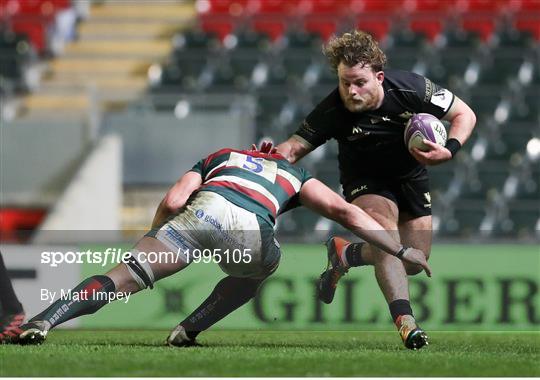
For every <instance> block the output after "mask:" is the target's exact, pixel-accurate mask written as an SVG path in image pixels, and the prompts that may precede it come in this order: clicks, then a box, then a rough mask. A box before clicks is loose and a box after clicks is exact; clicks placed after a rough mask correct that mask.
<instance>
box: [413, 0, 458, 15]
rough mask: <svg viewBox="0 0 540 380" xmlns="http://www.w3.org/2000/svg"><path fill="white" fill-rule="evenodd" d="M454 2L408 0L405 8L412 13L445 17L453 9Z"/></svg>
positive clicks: (448, 0) (443, 0)
mask: <svg viewBox="0 0 540 380" xmlns="http://www.w3.org/2000/svg"><path fill="white" fill-rule="evenodd" d="M454 3H455V0H410V1H408V5H407V6H406V8H410V9H408V10H410V11H412V12H414V13H430V14H433V15H445V14H446V12H448V11H449V10H451V9H452V8H453V7H454Z"/></svg>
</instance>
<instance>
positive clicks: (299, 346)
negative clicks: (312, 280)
mask: <svg viewBox="0 0 540 380" xmlns="http://www.w3.org/2000/svg"><path fill="white" fill-rule="evenodd" d="M166 336H167V331H155V330H154V331H138V330H125V331H67V330H64V331H62V330H59V331H53V332H52V333H51V334H50V335H49V337H48V339H47V341H46V342H45V343H44V344H43V345H41V346H16V345H4V346H0V376H23V377H27V376H175V377H177V376H178V377H182V376H449V377H453V376H540V360H539V353H540V333H534V332H533V333H516V332H507V333H501V332H497V333H487V332H486V333H482V332H475V333H467V332H431V333H430V339H431V345H430V346H429V347H428V348H427V349H422V350H420V351H416V352H414V351H409V350H407V349H405V348H404V347H403V346H402V345H401V341H400V340H399V337H398V335H397V333H396V332H362V331H358V332H356V331H355V332H353V331H347V332H335V331H332V332H320V331H319V332H312V331H301V332H298V331H296V332H291V331H286V332H277V331H209V332H206V333H204V334H201V336H200V339H199V340H200V343H201V344H203V345H204V346H203V347H192V348H169V347H165V346H164V345H163V341H164V339H165V337H166Z"/></svg>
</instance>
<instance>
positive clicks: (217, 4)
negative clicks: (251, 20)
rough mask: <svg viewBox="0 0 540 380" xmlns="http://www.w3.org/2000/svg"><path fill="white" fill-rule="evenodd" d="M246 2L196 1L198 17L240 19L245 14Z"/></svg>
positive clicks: (240, 0)
mask: <svg viewBox="0 0 540 380" xmlns="http://www.w3.org/2000/svg"><path fill="white" fill-rule="evenodd" d="M246 5H247V0H197V1H196V3H195V8H196V9H197V11H198V12H199V15H204V16H228V17H241V16H242V15H243V14H244V12H246Z"/></svg>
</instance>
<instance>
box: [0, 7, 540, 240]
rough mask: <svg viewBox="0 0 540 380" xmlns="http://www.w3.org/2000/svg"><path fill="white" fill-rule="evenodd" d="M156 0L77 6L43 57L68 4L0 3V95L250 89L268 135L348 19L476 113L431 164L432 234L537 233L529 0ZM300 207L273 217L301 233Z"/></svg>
mask: <svg viewBox="0 0 540 380" xmlns="http://www.w3.org/2000/svg"><path fill="white" fill-rule="evenodd" d="M8 3H9V4H12V3H13V4H14V3H23V1H22V0H20V1H19V2H17V1H16V0H13V1H12V0H10V1H9V2H8ZM24 3H25V4H26V3H28V4H30V3H32V2H27V1H24ZM159 4H160V5H152V6H132V7H125V6H120V5H118V4H114V3H112V4H111V3H108V2H100V3H96V4H94V5H92V7H91V12H90V17H89V18H88V19H86V20H81V18H80V17H79V23H78V25H77V28H76V36H77V37H76V40H75V42H74V43H71V44H69V45H68V46H67V47H66V48H65V50H64V52H63V53H62V54H61V55H60V54H58V53H57V56H56V57H54V56H53V58H52V59H51V58H50V48H49V47H50V43H48V42H47V41H48V35H49V34H48V30H49V27H50V26H51V23H53V21H52V20H54V17H53V15H54V14H56V13H55V12H58V11H59V10H61V9H65V7H69V2H68V1H58V2H55V1H43V0H39V1H38V0H36V1H34V2H33V3H32V5H28V8H26V5H25V7H21V9H20V10H19V9H18V10H17V11H16V12H15V11H13V10H10V11H6V9H8V8H9V6H12V7H13V5H9V6H6V5H4V4H3V7H4V8H3V13H5V14H6V15H7V16H5V17H4V18H3V23H2V29H1V30H2V32H1V33H0V49H1V50H0V52H1V54H0V62H1V63H2V70H1V77H2V79H1V82H0V89H1V93H2V97H6V98H10V99H13V98H17V97H18V96H21V94H23V95H24V94H25V93H26V94H28V93H29V95H27V97H26V98H24V97H23V98H22V99H23V100H22V101H21V103H22V104H23V105H25V106H24V107H23V109H27V110H29V109H35V108H41V109H45V110H47V112H51V111H52V110H55V112H56V111H57V110H60V109H62V110H63V109H64V108H61V107H60V105H64V106H66V107H65V108H69V109H71V110H72V111H73V110H76V111H77V110H78V111H80V110H82V109H88V108H91V107H92V104H93V103H92V102H93V100H92V99H91V98H89V96H88V92H87V91H81V92H79V93H75V94H73V93H69V94H67V95H66V94H65V93H63V95H62V93H60V95H55V93H54V92H53V91H52V90H50V89H52V88H55V89H58V88H59V87H61V86H62V85H63V86H65V85H66V84H70V83H73V82H78V83H80V82H82V83H85V84H86V85H95V86H98V88H99V90H100V92H101V93H108V94H111V93H114V92H117V93H118V92H120V93H123V94H129V95H130V96H124V97H118V96H117V97H116V98H115V97H114V96H112V98H113V100H118V99H122V100H123V101H124V102H126V103H127V104H129V102H130V101H135V99H140V98H141V97H145V96H152V95H164V94H165V95H166V94H178V93H182V94H199V95H200V94H203V95H204V94H214V93H219V94H231V95H238V94H249V95H251V96H252V97H253V99H255V101H256V102H257V114H256V118H255V124H256V126H255V128H256V136H257V137H263V136H271V137H273V138H274V139H275V140H276V141H280V140H282V139H284V138H285V137H287V135H288V134H290V133H292V132H293V131H294V130H295V129H296V128H297V126H298V123H299V122H300V121H301V118H302V117H303V116H304V115H305V112H307V111H308V110H309V109H310V107H312V106H313V105H314V103H316V102H318V101H320V100H321V99H322V96H324V95H325V93H326V92H328V91H329V90H330V89H331V88H333V87H334V86H335V74H334V73H332V72H331V71H330V70H329V69H328V68H327V65H326V63H325V61H324V57H323V56H322V54H321V52H320V45H321V43H322V42H323V41H325V40H327V39H328V38H329V36H330V35H331V34H332V33H335V32H339V31H343V30H347V29H350V28H354V27H358V28H360V29H364V30H367V31H369V32H371V33H373V34H374V36H376V38H377V39H378V40H379V41H380V43H381V45H382V47H383V49H384V50H385V51H386V52H387V55H388V61H389V67H391V68H400V69H406V70H413V71H416V72H418V73H419V74H422V75H425V76H427V77H428V78H431V79H432V80H433V81H435V82H437V83H439V84H440V85H443V86H446V87H448V88H449V89H450V90H452V91H454V92H455V93H456V94H457V95H458V96H460V97H462V98H463V99H465V100H466V101H468V103H469V104H470V105H471V106H472V107H473V109H474V110H475V112H476V114H477V116H478V124H477V131H476V132H475V134H474V136H473V137H472V138H471V141H470V142H469V143H468V144H467V146H466V147H465V148H464V149H463V150H462V151H460V153H459V154H458V157H456V159H455V160H454V161H453V162H452V163H451V164H447V165H443V166H441V167H436V168H430V172H431V176H432V187H433V197H434V200H435V202H440V203H443V205H440V206H438V208H435V209H434V212H435V213H436V215H435V216H436V220H437V226H438V232H437V233H438V236H440V237H445V236H446V237H461V238H472V237H474V236H475V234H478V236H480V235H482V236H488V235H490V236H495V235H497V234H498V233H500V234H501V236H505V237H513V238H521V239H526V238H533V237H534V236H537V234H538V226H539V223H538V220H539V216H538V212H537V211H538V207H539V206H538V204H539V202H538V201H539V194H538V188H539V182H540V179H539V178H540V175H539V173H538V170H537V168H538V154H536V155H535V154H534V152H533V153H531V151H532V150H534V149H537V148H534V144H531V141H533V140H534V139H535V138H536V139H538V138H540V103H539V102H538V99H539V97H538V94H540V2H539V1H537V0H496V1H492V0H445V1H436V0H395V1H394V0H393V1H390V0H346V1H345V0H197V1H195V2H194V3H193V4H192V3H190V2H178V3H168V4H169V5H167V6H166V5H163V4H164V3H159ZM171 4H172V5H171ZM10 9H11V8H10ZM10 12H11V13H10ZM21 12H22V13H21ZM25 12H26V13H25ZM21 14H23V15H25V16H24V17H23V16H21ZM28 17H31V18H32V19H34V20H39V22H34V23H32V24H31V25H32V26H29V25H30V24H27V23H26V24H25V22H23V20H26V18H28ZM180 20H184V21H183V22H181V21H180ZM46 52H49V53H48V54H49V56H48V57H47V55H46ZM45 57H47V58H45ZM44 61H46V62H47V69H46V70H45V73H46V75H45V76H44V78H43V79H42V83H41V84H40V86H39V89H37V90H36V89H35V88H36V86H35V85H34V86H32V85H31V84H29V82H28V80H29V75H28V67H31V66H32V65H36V62H38V63H40V62H41V63H43V62H44ZM98 62H99V64H96V63H98ZM147 75H148V79H147V78H146V76H147ZM46 89H49V90H48V91H45V90H46ZM114 104H115V105H116V106H117V105H118V104H116V103H114ZM176 106H177V103H176V102H169V103H167V102H165V103H162V108H161V109H163V110H167V109H168V110H169V111H171V112H173V111H174V108H175V107H176ZM3 112H4V113H5V111H3ZM62 112H63V111H62ZM19 117H20V116H19ZM531 146H533V148H531ZM528 147H529V148H528ZM334 160H335V150H333V149H332V148H328V149H326V150H325V151H324V152H323V154H322V155H321V157H320V158H317V160H315V159H314V161H313V163H311V162H307V164H308V166H309V165H310V163H311V164H313V165H312V166H313V167H312V168H311V167H310V169H312V170H313V173H314V174H315V175H316V176H318V177H320V178H324V179H325V180H327V181H328V182H329V183H330V184H331V185H332V187H335V188H339V184H338V183H337V182H336V181H337V175H336V173H335V170H334V169H335V161H334ZM315 163H316V164H315ZM329 168H332V169H329ZM128 198H129V197H128ZM129 199H131V198H129ZM457 199H460V200H461V201H459V202H458V201H457ZM531 206H532V207H531ZM129 207H131V206H129ZM130 210H132V209H130ZM130 213H131V214H130V215H132V211H130ZM303 213H304V212H303V211H302V213H300V212H296V211H294V214H292V216H288V217H286V218H284V219H283V221H282V222H281V223H280V229H282V231H283V233H285V234H287V235H289V236H294V237H297V238H299V239H300V238H302V237H309V235H310V231H313V229H315V228H316V223H313V222H312V221H309V222H308V221H307V220H308V219H309V218H308V217H305V218H304V216H305V215H304V214H303ZM145 215H146V214H145ZM146 217H147V216H146ZM535 218H536V219H535ZM304 219H305V221H304ZM141 220H142V219H141ZM535 220H536V221H535ZM319 227H320V225H319ZM332 229H333V230H336V227H335V226H332V227H331V229H330V231H329V233H330V232H331V231H332Z"/></svg>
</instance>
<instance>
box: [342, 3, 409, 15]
mask: <svg viewBox="0 0 540 380" xmlns="http://www.w3.org/2000/svg"><path fill="white" fill-rule="evenodd" d="M403 3H404V0H350V1H349V5H348V9H350V10H351V11H352V12H354V13H357V14H364V15H368V16H381V15H385V16H387V17H389V18H392V17H393V16H394V15H395V14H396V13H399V12H400V11H401V10H402V9H403Z"/></svg>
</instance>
